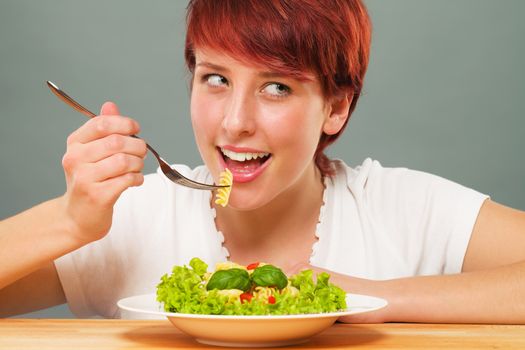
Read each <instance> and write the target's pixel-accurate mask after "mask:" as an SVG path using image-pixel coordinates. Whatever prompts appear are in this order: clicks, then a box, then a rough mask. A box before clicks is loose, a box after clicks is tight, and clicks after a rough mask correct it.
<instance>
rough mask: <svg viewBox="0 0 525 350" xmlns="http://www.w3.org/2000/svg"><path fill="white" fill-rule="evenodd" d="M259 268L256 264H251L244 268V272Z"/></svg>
mask: <svg viewBox="0 0 525 350" xmlns="http://www.w3.org/2000/svg"><path fill="white" fill-rule="evenodd" d="M257 266H259V263H258V262H254V263H251V264H250V265H248V266H246V270H255V269H256V268H257Z"/></svg>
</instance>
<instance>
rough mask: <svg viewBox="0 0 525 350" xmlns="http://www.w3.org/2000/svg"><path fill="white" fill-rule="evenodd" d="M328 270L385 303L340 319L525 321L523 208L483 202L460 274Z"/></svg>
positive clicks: (344, 283)
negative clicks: (380, 275)
mask: <svg viewBox="0 0 525 350" xmlns="http://www.w3.org/2000/svg"><path fill="white" fill-rule="evenodd" d="M313 269H314V270H320V269H317V268H313ZM331 275H332V277H331V281H332V282H334V283H336V284H338V285H340V286H341V287H343V288H344V289H345V290H346V291H348V292H351V293H357V294H367V295H374V296H378V297H382V298H385V299H387V300H388V302H389V305H388V306H387V307H386V308H385V309H383V310H379V311H377V312H372V313H368V314H361V315H355V316H348V317H343V318H341V321H343V322H395V321H398V322H428V323H501V324H525V292H524V291H525V213H524V212H521V211H518V210H514V209H511V208H507V207H504V206H502V205H499V204H497V203H494V202H492V201H490V200H487V201H485V203H484V204H483V206H482V208H481V210H480V213H479V216H478V219H477V221H476V225H475V227H474V230H473V232H472V237H471V239H470V243H469V246H468V249H467V253H466V255H465V259H464V264H463V272H462V273H460V274H455V275H440V276H419V277H408V278H401V279H392V280H386V281H371V280H365V279H360V278H354V277H348V276H344V275H340V274H335V273H331Z"/></svg>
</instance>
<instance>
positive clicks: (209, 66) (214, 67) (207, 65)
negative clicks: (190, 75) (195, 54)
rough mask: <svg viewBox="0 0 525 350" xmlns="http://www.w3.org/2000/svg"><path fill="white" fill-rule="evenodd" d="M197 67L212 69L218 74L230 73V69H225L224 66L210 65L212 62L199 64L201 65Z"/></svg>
mask: <svg viewBox="0 0 525 350" xmlns="http://www.w3.org/2000/svg"><path fill="white" fill-rule="evenodd" d="M196 66H197V67H206V68H210V69H213V70H216V71H218V72H228V68H226V67H223V66H219V65H216V64H213V63H210V62H206V61H203V62H199V63H197V65H196Z"/></svg>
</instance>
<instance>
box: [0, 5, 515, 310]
mask: <svg viewBox="0 0 525 350" xmlns="http://www.w3.org/2000/svg"><path fill="white" fill-rule="evenodd" d="M366 3H367V4H368V7H369V11H370V14H371V17H372V21H373V23H374V35H373V44H372V54H371V55H372V56H371V57H372V58H371V62H370V68H369V73H368V76H367V82H366V85H365V91H364V95H363V96H362V98H361V100H360V104H359V105H358V108H357V110H356V112H355V113H354V115H353V117H352V120H351V122H350V125H349V129H347V132H346V133H345V135H344V136H343V137H342V138H341V139H340V141H339V142H338V143H337V144H336V146H335V147H333V148H332V149H331V152H330V154H331V155H332V156H333V157H337V158H342V159H344V160H345V161H346V162H347V163H349V164H352V165H356V164H360V163H361V162H362V160H363V159H364V158H366V157H368V156H370V157H373V158H375V159H378V160H380V161H381V162H382V163H383V165H386V166H405V167H410V168H414V169H419V170H424V171H428V172H431V173H435V174H438V175H441V176H443V177H446V178H449V179H451V180H454V181H456V182H459V183H462V184H464V185H467V186H469V187H472V188H475V189H477V190H479V191H482V192H485V193H488V194H490V195H491V196H492V198H493V199H494V200H496V201H498V202H501V203H504V204H507V205H510V206H513V207H517V208H520V209H525V186H524V180H523V179H524V175H525V162H524V161H523V155H522V152H523V151H524V148H525V147H524V146H525V141H524V138H523V133H524V130H525V118H523V116H524V113H523V112H522V110H523V101H524V98H525V69H523V62H525V39H524V35H525V21H523V17H524V15H525V1H522V0H504V1H496V0H492V1H488V0H440V1H436V0H396V1H386V0H368V1H366ZM185 5H186V1H173V0H155V1H129V0H111V1H107V0H104V1H102V0H97V1H80V0H46V1H36V0H33V1H30V0H0V120H1V124H0V140H1V141H0V142H1V146H2V147H0V159H1V166H2V169H1V181H0V218H5V217H8V216H10V215H13V214H15V213H17V212H19V211H21V210H23V209H25V208H28V207H30V206H32V205H34V204H36V203H39V202H41V201H44V200H46V199H48V198H51V197H54V196H59V195H61V194H62V193H63V191H64V189H65V186H64V176H63V173H62V169H61V165H60V163H61V157H62V154H63V152H64V150H65V139H66V137H67V135H68V134H69V133H70V132H71V131H73V130H74V129H75V128H77V127H78V126H79V125H80V124H81V123H82V122H84V118H85V117H84V116H82V115H80V114H78V113H76V112H74V111H73V110H71V109H69V107H67V106H65V105H64V104H62V102H59V101H58V100H57V99H56V98H55V97H54V96H53V95H52V94H51V93H50V91H49V90H48V89H47V87H46V86H45V84H44V81H45V80H52V81H54V82H56V83H57V84H59V86H61V87H62V88H63V89H64V90H66V91H67V92H69V93H70V94H71V95H72V96H73V97H76V98H77V99H78V100H79V101H80V102H81V103H83V104H85V105H86V106H88V107H89V108H91V109H92V110H94V111H98V108H99V107H100V105H101V103H102V102H104V101H105V100H113V101H115V102H117V103H118V104H119V105H120V107H121V111H122V112H123V114H126V115H130V116H132V117H134V118H136V119H137V120H138V121H139V122H140V123H141V125H142V132H141V135H142V136H143V137H145V138H146V139H147V140H149V141H150V142H151V143H152V144H153V145H154V146H155V147H156V148H158V150H160V151H161V153H162V155H163V156H164V158H166V159H168V160H170V161H172V162H178V163H186V164H189V165H192V166H195V165H198V164H200V163H201V160H200V156H199V154H198V151H197V149H196V147H195V144H194V141H193V134H192V130H191V125H190V121H189V116H188V96H189V94H188V89H187V78H188V75H187V73H186V71H185V67H184V65H183V40H184V12H185ZM155 166H156V165H155V163H154V162H153V157H149V160H148V163H147V165H146V167H147V172H151V171H154V169H155ZM28 249H30V247H28ZM25 316H26V317H27V316H30V317H72V316H71V314H70V313H69V311H68V309H67V307H65V306H61V307H57V308H51V309H48V310H43V311H40V312H36V313H33V314H30V315H25Z"/></svg>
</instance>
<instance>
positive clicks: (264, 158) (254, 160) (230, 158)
mask: <svg viewBox="0 0 525 350" xmlns="http://www.w3.org/2000/svg"><path fill="white" fill-rule="evenodd" d="M217 149H218V151H219V153H220V154H221V156H222V160H223V162H224V164H223V165H224V167H226V168H228V169H230V171H231V172H232V174H233V180H234V182H248V181H251V180H253V179H255V178H256V177H257V176H258V175H260V174H261V173H262V171H263V170H264V169H265V168H266V167H267V165H268V164H269V160H270V159H271V157H272V154H271V153H266V152H235V151H232V150H229V149H225V148H222V147H218V148H217Z"/></svg>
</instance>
